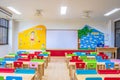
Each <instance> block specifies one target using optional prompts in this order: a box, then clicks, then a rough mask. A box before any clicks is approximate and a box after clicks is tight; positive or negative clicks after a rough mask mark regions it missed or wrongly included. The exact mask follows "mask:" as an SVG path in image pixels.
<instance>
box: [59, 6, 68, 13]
mask: <svg viewBox="0 0 120 80" xmlns="http://www.w3.org/2000/svg"><path fill="white" fill-rule="evenodd" d="M66 11H67V7H66V6H62V7H61V10H60V13H61V15H65V14H66Z"/></svg>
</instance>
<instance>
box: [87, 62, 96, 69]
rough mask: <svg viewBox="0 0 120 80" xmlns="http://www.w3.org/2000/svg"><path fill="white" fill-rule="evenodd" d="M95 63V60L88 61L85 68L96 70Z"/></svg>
mask: <svg viewBox="0 0 120 80" xmlns="http://www.w3.org/2000/svg"><path fill="white" fill-rule="evenodd" d="M96 66H97V63H96V62H88V63H87V69H94V70H96Z"/></svg>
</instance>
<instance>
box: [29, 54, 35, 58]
mask: <svg viewBox="0 0 120 80" xmlns="http://www.w3.org/2000/svg"><path fill="white" fill-rule="evenodd" d="M35 56H36V55H35V54H29V55H28V59H33V58H34V57H35Z"/></svg>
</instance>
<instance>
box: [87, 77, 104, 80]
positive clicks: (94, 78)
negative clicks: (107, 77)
mask: <svg viewBox="0 0 120 80" xmlns="http://www.w3.org/2000/svg"><path fill="white" fill-rule="evenodd" d="M85 80H102V78H100V77H87V78H86V79H85Z"/></svg>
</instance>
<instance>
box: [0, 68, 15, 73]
mask: <svg viewBox="0 0 120 80" xmlns="http://www.w3.org/2000/svg"><path fill="white" fill-rule="evenodd" d="M14 71H15V70H14V69H12V68H0V73H14Z"/></svg>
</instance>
